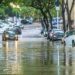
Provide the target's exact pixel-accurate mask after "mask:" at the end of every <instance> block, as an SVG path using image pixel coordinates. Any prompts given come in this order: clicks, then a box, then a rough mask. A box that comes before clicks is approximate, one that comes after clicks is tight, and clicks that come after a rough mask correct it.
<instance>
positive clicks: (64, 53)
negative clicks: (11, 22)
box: [0, 30, 75, 75]
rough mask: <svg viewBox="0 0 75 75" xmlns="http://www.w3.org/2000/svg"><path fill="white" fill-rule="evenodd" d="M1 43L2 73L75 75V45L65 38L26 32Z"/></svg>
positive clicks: (10, 74)
mask: <svg viewBox="0 0 75 75" xmlns="http://www.w3.org/2000/svg"><path fill="white" fill-rule="evenodd" d="M33 32H34V31H33ZM37 32H38V33H37V34H36V36H37V35H38V34H39V30H37ZM23 34H25V33H23ZM30 34H31V33H30ZM34 35H35V33H34ZM0 43H1V44H0V75H2V74H3V75H75V48H74V47H73V48H72V47H66V46H64V45H62V44H61V41H55V42H51V41H48V40H46V39H45V38H44V37H42V36H40V35H38V36H37V37H32V36H31V35H22V36H20V39H19V40H18V41H3V42H2V41H1V42H0Z"/></svg>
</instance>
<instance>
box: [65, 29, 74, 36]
mask: <svg viewBox="0 0 75 75" xmlns="http://www.w3.org/2000/svg"><path fill="white" fill-rule="evenodd" d="M70 35H75V30H71V31H68V32H66V37H68V36H70Z"/></svg>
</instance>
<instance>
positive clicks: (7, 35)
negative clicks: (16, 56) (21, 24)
mask: <svg viewBox="0 0 75 75" xmlns="http://www.w3.org/2000/svg"><path fill="white" fill-rule="evenodd" d="M2 40H3V41H6V40H18V35H17V34H16V33H15V32H14V31H12V30H6V31H4V32H3V34H2Z"/></svg>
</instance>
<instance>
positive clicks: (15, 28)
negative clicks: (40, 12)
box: [13, 26, 22, 34]
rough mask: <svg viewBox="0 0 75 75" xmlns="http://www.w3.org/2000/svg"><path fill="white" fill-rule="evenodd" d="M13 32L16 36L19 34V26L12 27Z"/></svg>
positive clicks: (20, 31)
mask: <svg viewBox="0 0 75 75" xmlns="http://www.w3.org/2000/svg"><path fill="white" fill-rule="evenodd" d="M13 30H14V31H15V32H16V34H21V33H22V30H21V28H20V27H19V26H14V28H13Z"/></svg>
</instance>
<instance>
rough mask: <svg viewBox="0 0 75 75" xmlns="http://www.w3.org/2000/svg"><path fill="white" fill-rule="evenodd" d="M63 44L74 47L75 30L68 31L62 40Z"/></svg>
mask: <svg viewBox="0 0 75 75" xmlns="http://www.w3.org/2000/svg"><path fill="white" fill-rule="evenodd" d="M62 43H63V44H65V45H67V46H74V45H75V30H70V31H67V32H66V33H65V35H64V37H63V38H62Z"/></svg>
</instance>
